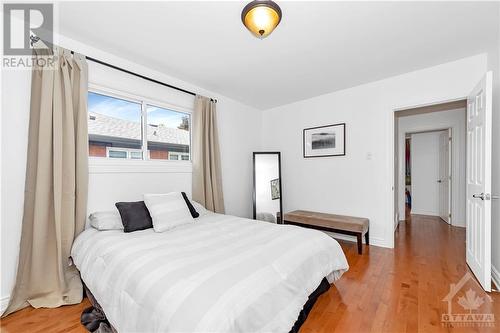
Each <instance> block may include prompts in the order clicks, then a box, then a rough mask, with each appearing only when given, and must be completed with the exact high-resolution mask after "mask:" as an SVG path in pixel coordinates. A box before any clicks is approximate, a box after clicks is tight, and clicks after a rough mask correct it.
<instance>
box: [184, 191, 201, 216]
mask: <svg viewBox="0 0 500 333" xmlns="http://www.w3.org/2000/svg"><path fill="white" fill-rule="evenodd" d="M181 194H182V197H183V198H184V201H186V205H187V206H188V209H189V212H190V213H191V216H192V217H193V218H194V219H195V218H197V217H198V216H200V213H198V212H197V211H196V209H194V206H193V204H192V203H191V201H189V199H188V197H187V195H186V193H184V192H181Z"/></svg>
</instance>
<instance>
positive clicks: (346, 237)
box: [323, 231, 388, 247]
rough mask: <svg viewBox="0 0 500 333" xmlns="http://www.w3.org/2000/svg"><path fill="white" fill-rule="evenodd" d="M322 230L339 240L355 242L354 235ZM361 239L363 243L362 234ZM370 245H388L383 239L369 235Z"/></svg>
mask: <svg viewBox="0 0 500 333" xmlns="http://www.w3.org/2000/svg"><path fill="white" fill-rule="evenodd" d="M323 232H324V233H325V234H327V235H328V236H330V237H332V238H336V239H341V240H345V241H348V242H357V239H356V236H349V235H343V234H336V233H333V232H328V231H323ZM362 240H363V244H365V237H364V236H363V237H362ZM372 245H373V246H379V247H388V246H387V244H386V243H385V240H384V239H382V238H377V237H371V236H370V246H372Z"/></svg>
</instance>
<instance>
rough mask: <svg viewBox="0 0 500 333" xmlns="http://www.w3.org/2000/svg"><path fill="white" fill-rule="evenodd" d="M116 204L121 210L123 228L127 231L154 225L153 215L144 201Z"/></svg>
mask: <svg viewBox="0 0 500 333" xmlns="http://www.w3.org/2000/svg"><path fill="white" fill-rule="evenodd" d="M115 206H116V208H118V211H119V212H120V216H121V218H122V223H123V230H124V231H125V232H133V231H137V230H144V229H149V228H152V227H153V221H152V220H151V215H149V211H148V208H147V207H146V205H145V204H144V201H136V202H117V203H115Z"/></svg>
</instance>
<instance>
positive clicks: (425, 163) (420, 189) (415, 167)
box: [395, 100, 466, 227]
mask: <svg viewBox="0 0 500 333" xmlns="http://www.w3.org/2000/svg"><path fill="white" fill-rule="evenodd" d="M395 117H396V119H395V121H396V123H397V125H396V129H397V134H396V136H395V141H396V142H395V147H396V149H395V151H396V155H397V156H395V160H396V161H397V162H396V165H395V167H396V168H395V178H396V180H397V181H396V184H397V189H396V191H397V194H396V195H397V198H396V203H397V215H398V221H404V220H409V217H410V216H411V215H410V214H418V215H427V216H435V217H437V218H439V219H440V220H441V221H442V222H443V221H444V222H445V223H448V224H450V225H452V226H457V227H465V225H466V221H465V220H466V218H465V217H466V216H465V205H464V202H465V194H466V178H465V172H466V101H465V100H460V101H455V102H448V103H443V104H437V105H432V106H426V107H420V108H413V109H407V110H401V111H397V112H395Z"/></svg>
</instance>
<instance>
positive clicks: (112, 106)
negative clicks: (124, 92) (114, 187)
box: [88, 91, 191, 161]
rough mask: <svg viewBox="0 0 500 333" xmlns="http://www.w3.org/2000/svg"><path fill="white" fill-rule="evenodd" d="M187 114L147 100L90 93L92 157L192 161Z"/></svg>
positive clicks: (89, 126)
mask: <svg viewBox="0 0 500 333" xmlns="http://www.w3.org/2000/svg"><path fill="white" fill-rule="evenodd" d="M190 124H191V119H190V115H189V114H188V113H184V112H179V111H173V110H170V109H167V108H164V107H161V106H157V105H155V104H154V103H149V102H147V101H145V100H139V99H138V100H133V99H126V98H120V97H115V96H111V95H106V94H102V93H97V92H93V91H89V93H88V128H89V156H91V157H103V158H109V159H133V160H140V159H145V160H175V161H189V159H190V141H191V140H190V138H191V135H190V127H191V126H190Z"/></svg>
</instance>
